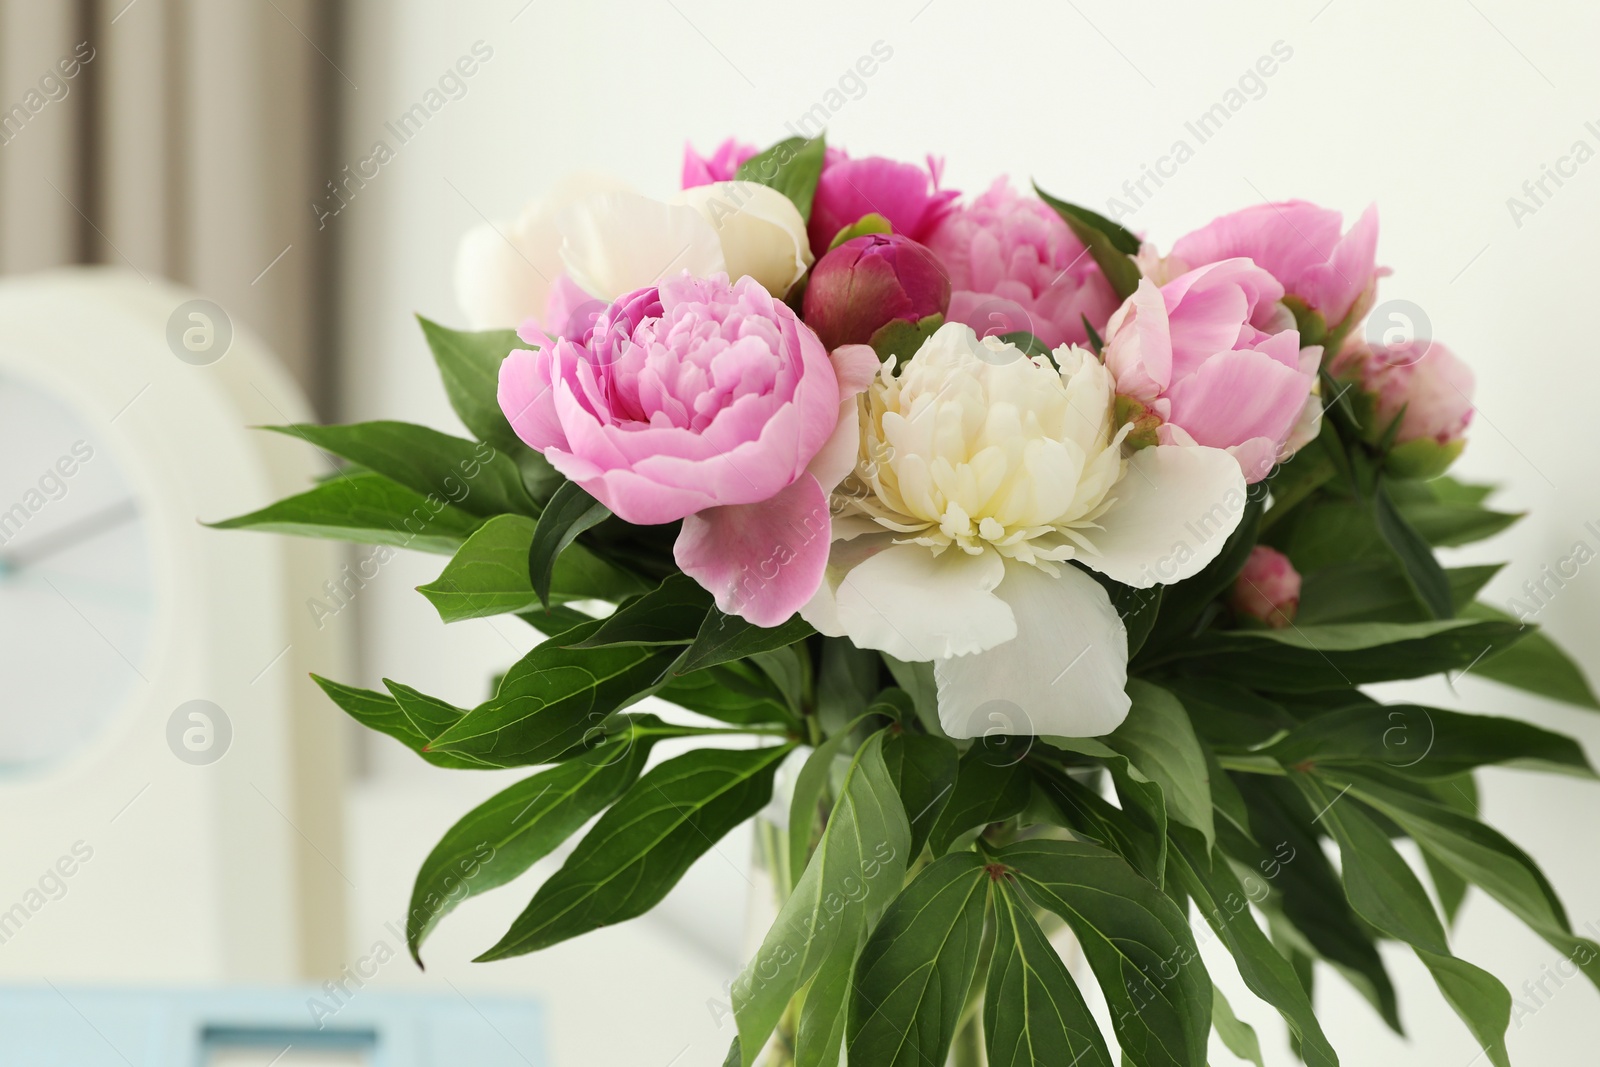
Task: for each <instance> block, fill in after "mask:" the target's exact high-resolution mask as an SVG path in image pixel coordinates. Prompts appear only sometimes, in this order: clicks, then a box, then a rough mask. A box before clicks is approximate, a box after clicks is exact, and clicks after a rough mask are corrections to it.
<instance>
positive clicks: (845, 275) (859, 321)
mask: <svg viewBox="0 0 1600 1067" xmlns="http://www.w3.org/2000/svg"><path fill="white" fill-rule="evenodd" d="M949 306H950V275H949V272H947V271H946V270H945V268H944V264H943V263H940V262H939V259H938V257H937V256H935V255H934V254H933V253H932V252H930V251H928V249H926V248H924V247H923V246H922V245H919V244H917V242H915V241H913V240H911V238H909V237H902V236H900V235H899V234H893V233H869V234H863V235H862V236H860V237H852V238H850V240H848V241H845V242H844V243H843V244H841V245H840V246H839V247H838V248H835V249H834V250H833V251H831V252H829V253H828V254H827V255H825V256H823V257H822V258H821V259H820V260H818V261H817V265H816V266H815V267H814V268H812V271H811V281H810V282H809V283H807V285H806V295H805V304H804V317H805V322H806V325H807V326H810V327H811V328H812V329H813V330H815V331H817V336H818V337H820V338H822V343H823V344H825V345H827V347H828V351H830V352H831V351H833V350H834V349H835V348H838V347H839V346H840V345H848V344H866V343H867V342H869V341H870V340H871V339H872V335H873V334H874V333H876V332H878V330H879V329H881V328H882V327H883V326H886V325H887V324H889V323H891V322H894V321H895V320H896V319H905V320H907V321H910V322H916V321H917V320H919V319H923V318H926V317H927V316H929V315H936V314H938V315H942V314H944V312H945V310H946V309H947V308H949Z"/></svg>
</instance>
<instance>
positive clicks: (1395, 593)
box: [1294, 559, 1503, 626]
mask: <svg viewBox="0 0 1600 1067" xmlns="http://www.w3.org/2000/svg"><path fill="white" fill-rule="evenodd" d="M1502 566H1503V564H1490V565H1487V566H1475V567H1453V568H1446V569H1445V572H1444V576H1445V580H1446V581H1447V582H1448V583H1449V585H1450V605H1451V608H1452V612H1453V613H1459V612H1460V611H1461V610H1462V609H1464V608H1465V607H1466V606H1467V605H1469V604H1471V603H1472V598H1473V597H1475V596H1477V595H1478V591H1479V590H1480V589H1482V588H1483V587H1484V586H1485V585H1487V584H1488V583H1489V579H1491V578H1493V577H1494V576H1495V574H1497V573H1498V572H1499V571H1500V569H1501V567H1502ZM1429 618H1432V616H1430V615H1429V614H1428V613H1427V610H1426V609H1425V608H1423V607H1422V605H1420V604H1419V603H1418V602H1417V598H1416V594H1415V593H1413V592H1412V591H1411V587H1410V585H1409V584H1407V582H1406V579H1405V575H1404V574H1403V573H1401V570H1400V566H1399V564H1397V563H1395V562H1394V561H1393V560H1390V559H1368V560H1357V561H1355V562H1351V563H1337V564H1334V565H1333V566H1330V567H1324V568H1322V569H1321V570H1317V571H1313V572H1311V573H1310V574H1308V575H1306V576H1305V581H1304V584H1303V585H1302V586H1301V590H1300V610H1299V611H1298V612H1296V614H1295V617H1294V621H1295V624H1296V625H1297V626H1328V625H1331V624H1333V623H1341V622H1423V621H1426V620H1427V619H1429Z"/></svg>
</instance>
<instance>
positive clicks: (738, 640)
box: [675, 608, 816, 674]
mask: <svg viewBox="0 0 1600 1067" xmlns="http://www.w3.org/2000/svg"><path fill="white" fill-rule="evenodd" d="M814 633H816V631H815V630H813V629H812V628H811V624H810V623H808V622H806V621H805V620H804V619H802V618H801V617H800V616H798V615H795V616H792V617H791V618H790V619H789V620H788V621H787V622H784V623H782V624H780V625H778V626H772V627H765V626H757V625H756V624H755V623H753V622H746V621H745V620H744V619H741V618H740V617H739V616H737V615H724V614H723V613H722V612H720V611H718V610H716V609H715V608H713V609H712V610H711V613H710V614H709V615H707V616H706V621H705V622H704V623H702V624H701V626H700V632H699V633H697V634H696V635H695V639H694V643H693V644H691V645H690V646H689V650H688V651H687V652H685V653H684V654H683V660H682V661H681V662H680V663H679V664H678V666H677V668H676V671H675V672H676V673H677V674H688V673H689V672H691V671H697V670H700V669H702V668H705V667H710V666H712V665H713V664H717V663H727V662H728V661H729V660H736V659H744V658H745V657H747V656H754V655H757V654H759V653H762V652H772V651H774V650H776V649H780V648H787V647H789V646H790V645H792V644H794V643H795V642H796V641H803V640H805V639H806V638H807V637H810V636H811V635H812V634H814Z"/></svg>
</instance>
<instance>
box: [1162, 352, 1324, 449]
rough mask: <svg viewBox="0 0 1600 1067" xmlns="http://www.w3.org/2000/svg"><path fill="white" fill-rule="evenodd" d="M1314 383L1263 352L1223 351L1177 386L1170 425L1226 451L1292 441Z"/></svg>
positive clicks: (1197, 439) (1310, 378)
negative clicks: (1256, 441)
mask: <svg viewBox="0 0 1600 1067" xmlns="http://www.w3.org/2000/svg"><path fill="white" fill-rule="evenodd" d="M1314 380H1315V379H1314V378H1313V377H1312V376H1311V375H1308V374H1302V373H1300V371H1299V370H1298V369H1297V368H1293V367H1286V366H1284V365H1283V364H1282V363H1280V362H1278V361H1277V360H1276V359H1274V358H1272V357H1271V356H1270V355H1267V354H1265V353H1262V352H1253V351H1250V350H1249V349H1240V350H1237V351H1231V352H1219V353H1217V354H1216V355H1214V356H1212V357H1211V358H1210V359H1208V360H1206V361H1205V362H1204V363H1203V364H1201V365H1200V367H1199V368H1198V369H1196V370H1195V372H1194V373H1193V374H1191V375H1190V376H1189V377H1187V378H1184V379H1182V380H1181V381H1179V382H1177V383H1175V384H1174V385H1173V387H1172V389H1171V390H1170V391H1169V393H1168V395H1169V397H1170V398H1171V400H1172V421H1173V422H1175V423H1177V424H1179V425H1180V426H1182V427H1183V428H1184V429H1185V430H1187V431H1188V432H1189V434H1190V436H1192V437H1193V438H1194V439H1195V441H1197V442H1198V443H1200V444H1202V445H1209V446H1211V447H1213V448H1227V447H1228V446H1230V445H1233V444H1237V443H1239V442H1244V441H1248V440H1250V439H1251V438H1253V437H1265V438H1268V439H1269V440H1271V441H1272V442H1273V445H1274V450H1276V446H1277V445H1280V444H1282V443H1283V441H1284V440H1285V439H1287V438H1288V436H1289V432H1290V431H1291V430H1292V429H1294V425H1295V421H1296V420H1297V419H1298V418H1299V417H1300V412H1301V410H1302V409H1303V408H1304V407H1305V403H1306V397H1307V396H1309V395H1310V394H1311V384H1312V382H1313V381H1314Z"/></svg>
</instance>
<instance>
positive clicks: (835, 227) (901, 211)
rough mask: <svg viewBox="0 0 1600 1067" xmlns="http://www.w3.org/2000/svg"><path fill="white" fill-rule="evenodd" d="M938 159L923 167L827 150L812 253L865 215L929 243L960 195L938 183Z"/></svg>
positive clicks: (815, 201) (822, 250)
mask: <svg viewBox="0 0 1600 1067" xmlns="http://www.w3.org/2000/svg"><path fill="white" fill-rule="evenodd" d="M942 169H943V168H942V167H941V165H940V163H939V161H938V160H935V159H934V158H933V157H931V156H930V157H929V158H928V165H927V167H926V168H924V167H919V166H917V165H916V164H915V163H901V162H898V161H896V160H893V159H885V158H883V157H882V156H865V157H863V158H861V159H851V158H850V157H849V156H847V155H846V154H845V153H844V151H843V150H842V149H837V148H830V149H828V155H827V162H826V163H825V164H824V165H823V168H822V176H821V177H820V178H818V179H817V193H816V196H815V197H814V198H813V199H812V202H811V222H810V226H809V232H810V236H811V253H812V255H814V256H816V257H817V258H818V259H821V258H822V257H823V256H824V255H826V254H827V251H828V245H829V244H831V243H832V242H833V239H834V237H835V236H837V235H838V233H839V231H840V230H842V229H844V228H845V227H846V226H848V225H850V224H851V223H852V222H855V221H856V220H858V219H860V218H861V217H862V216H863V215H872V214H877V215H882V216H883V217H884V218H886V219H888V220H889V225H890V226H893V227H894V232H895V233H898V234H900V235H901V236H903V237H909V238H911V239H912V240H913V241H919V242H922V243H924V244H926V243H927V239H928V235H929V234H930V233H932V232H933V229H934V227H935V226H937V225H938V224H939V220H940V219H942V218H944V216H945V214H946V212H948V211H949V210H950V202H951V201H952V200H954V199H955V198H956V197H958V196H960V195H961V194H960V193H958V192H956V191H955V190H953V189H940V188H939V173H940V171H941V170H942Z"/></svg>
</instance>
